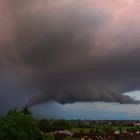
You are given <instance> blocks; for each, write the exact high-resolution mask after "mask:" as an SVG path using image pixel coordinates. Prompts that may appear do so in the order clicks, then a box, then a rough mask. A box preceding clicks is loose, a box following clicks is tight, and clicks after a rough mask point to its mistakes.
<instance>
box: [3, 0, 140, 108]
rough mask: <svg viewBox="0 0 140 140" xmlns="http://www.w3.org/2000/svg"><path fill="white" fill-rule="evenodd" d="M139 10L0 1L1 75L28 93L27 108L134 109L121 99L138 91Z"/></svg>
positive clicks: (128, 0)
mask: <svg viewBox="0 0 140 140" xmlns="http://www.w3.org/2000/svg"><path fill="white" fill-rule="evenodd" d="M139 8H140V4H139V1H138V0H133V1H132V0H123V1H122V0H117V1H113V0H108V1H104V2H103V1H101V0H98V1H97V0H77V1H75V0H59V1H57V0H45V1H44V0H40V1H38V0H28V1H18V0H15V1H14V2H13V1H12V2H11V1H10V0H6V1H5V0H1V2H0V11H1V12H0V20H1V22H0V31H1V32H0V67H1V70H2V71H6V72H7V73H10V74H11V75H12V76H14V77H15V78H16V79H18V84H20V87H21V89H25V90H26V91H28V92H27V93H26V96H30V99H29V102H28V105H29V106H33V105H37V104H40V103H44V102H48V101H57V102H60V103H62V104H65V103H73V102H79V101H85V102H89V101H104V102H118V103H121V104H129V103H132V104H137V103H139V101H136V100H134V99H132V98H131V97H129V96H127V95H124V94H123V93H124V92H127V91H131V90H134V89H139V85H140V61H139V60H140V40H139V37H140V30H139V24H140V15H139V14H138V13H139V12H138V10H139ZM9 94H11V93H9V92H7V96H8V95H9ZM16 94H18V96H19V94H21V93H20V92H19V93H16ZM22 94H23V93H22ZM0 96H3V95H2V94H1V93H0Z"/></svg>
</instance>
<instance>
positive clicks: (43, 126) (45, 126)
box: [38, 119, 51, 132]
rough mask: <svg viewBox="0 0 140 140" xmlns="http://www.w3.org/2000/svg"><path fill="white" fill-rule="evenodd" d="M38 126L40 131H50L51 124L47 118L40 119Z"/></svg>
mask: <svg viewBox="0 0 140 140" xmlns="http://www.w3.org/2000/svg"><path fill="white" fill-rule="evenodd" d="M38 127H39V129H40V130H41V131H42V132H50V131H51V125H50V123H49V121H48V120H46V119H42V120H40V121H39V122H38Z"/></svg>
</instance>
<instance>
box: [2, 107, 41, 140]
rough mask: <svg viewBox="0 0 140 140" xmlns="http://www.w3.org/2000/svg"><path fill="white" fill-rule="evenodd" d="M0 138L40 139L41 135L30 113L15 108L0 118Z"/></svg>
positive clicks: (13, 139) (6, 139) (7, 139)
mask: <svg viewBox="0 0 140 140" xmlns="http://www.w3.org/2000/svg"><path fill="white" fill-rule="evenodd" d="M0 140H42V135H41V133H40V131H39V129H38V127H37V124H36V121H35V120H34V119H33V117H32V115H29V114H24V113H23V112H22V111H18V110H17V108H15V109H13V110H11V111H9V112H8V113H7V115H6V116H5V117H3V118H2V119H1V120H0Z"/></svg>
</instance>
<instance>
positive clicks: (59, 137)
mask: <svg viewBox="0 0 140 140" xmlns="http://www.w3.org/2000/svg"><path fill="white" fill-rule="evenodd" d="M53 135H54V138H55V140H64V139H65V138H67V137H72V135H73V133H71V132H70V131H68V130H58V131H54V132H53Z"/></svg>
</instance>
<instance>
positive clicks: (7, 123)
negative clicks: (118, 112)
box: [0, 107, 140, 140]
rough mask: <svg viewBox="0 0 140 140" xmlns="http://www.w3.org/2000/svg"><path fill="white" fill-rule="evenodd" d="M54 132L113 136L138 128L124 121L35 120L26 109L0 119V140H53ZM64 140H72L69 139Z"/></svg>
mask: <svg viewBox="0 0 140 140" xmlns="http://www.w3.org/2000/svg"><path fill="white" fill-rule="evenodd" d="M56 130H70V131H71V132H72V133H75V132H81V133H82V132H85V133H96V134H97V133H98V134H111V133H112V134H113V133H114V131H120V132H121V133H122V132H123V131H131V132H136V131H138V130H140V126H133V125H128V124H127V122H124V121H114V122H111V123H110V122H109V123H108V122H102V123H99V122H95V121H80V120H76V121H68V120H47V119H43V120H37V119H34V118H33V116H32V113H31V112H30V111H29V110H28V108H27V107H24V108H23V109H22V110H20V111H19V110H18V109H17V108H15V109H13V110H10V111H9V112H8V113H7V114H6V115H5V116H4V117H1V118H0V140H54V136H53V135H52V134H51V132H53V131H56ZM66 140H72V138H71V137H69V138H66Z"/></svg>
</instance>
